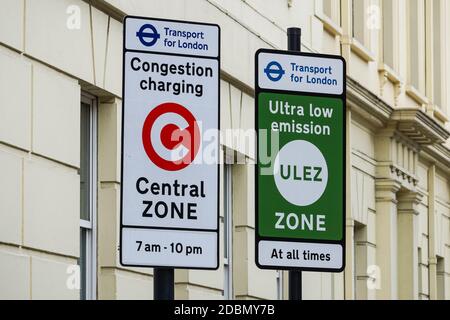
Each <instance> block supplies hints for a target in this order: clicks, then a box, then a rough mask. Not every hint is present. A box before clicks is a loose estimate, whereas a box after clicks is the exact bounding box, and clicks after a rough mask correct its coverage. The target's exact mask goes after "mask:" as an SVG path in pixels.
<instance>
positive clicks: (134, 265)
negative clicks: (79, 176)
mask: <svg viewBox="0 0 450 320" xmlns="http://www.w3.org/2000/svg"><path fill="white" fill-rule="evenodd" d="M127 19H140V20H145V21H151V20H156V21H162V22H175V23H181V24H193V25H206V26H213V27H217V28H218V37H217V41H218V54H217V56H216V57H212V56H201V55H192V54H179V53H167V55H172V56H181V57H196V58H203V59H212V60H217V61H218V65H219V68H218V69H219V70H218V72H219V75H218V76H217V90H218V93H217V108H218V112H217V129H218V130H220V68H221V67H220V58H221V54H220V53H221V50H220V45H221V29H220V26H219V25H218V24H214V23H206V22H195V21H183V20H173V19H162V18H153V17H143V16H133V15H127V16H125V17H124V19H123V22H122V30H123V38H122V121H121V158H120V159H121V161H120V179H121V183H120V230H119V263H120V264H121V265H122V266H124V267H138V268H176V269H193V270H218V269H219V267H220V264H219V261H220V198H219V197H217V228H216V230H207V231H208V232H211V233H212V232H215V233H216V235H217V242H216V246H217V249H216V252H217V255H216V265H215V266H214V267H192V266H171V265H142V264H140V265H136V264H127V263H123V255H122V236H123V232H122V231H123V229H124V228H136V229H141V228H144V229H163V228H161V227H136V226H134V227H133V226H124V225H123V183H122V181H123V163H124V161H123V158H124V148H123V144H124V116H123V115H124V113H125V81H124V80H125V53H126V52H130V51H131V52H141V53H142V52H143V51H141V50H133V49H127V48H126V21H127ZM144 53H156V54H164V53H162V52H152V51H150V50H149V51H146V52H144ZM217 143H218V146H217V147H218V148H217V150H218V151H220V141H217ZM220 176H221V175H220V161H219V162H218V163H217V193H218V194H219V192H220ZM165 230H172V231H175V232H176V231H197V230H198V231H205V230H203V229H184V228H165Z"/></svg>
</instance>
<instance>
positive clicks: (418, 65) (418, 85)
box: [407, 0, 426, 94]
mask: <svg viewBox="0 0 450 320" xmlns="http://www.w3.org/2000/svg"><path fill="white" fill-rule="evenodd" d="M407 3H408V16H409V18H408V21H409V22H408V30H409V36H408V38H409V40H408V43H409V46H408V52H409V66H408V70H409V72H408V80H409V83H410V84H411V85H412V86H413V87H414V88H415V89H416V90H418V91H419V92H420V93H422V94H425V77H426V73H425V58H426V52H425V2H424V0H409V1H408V2H407Z"/></svg>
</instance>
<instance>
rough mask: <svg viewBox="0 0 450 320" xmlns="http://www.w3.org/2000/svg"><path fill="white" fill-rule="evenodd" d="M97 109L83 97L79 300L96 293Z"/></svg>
mask: <svg viewBox="0 0 450 320" xmlns="http://www.w3.org/2000/svg"><path fill="white" fill-rule="evenodd" d="M96 129H97V106H96V101H95V99H94V98H93V97H88V96H85V95H83V96H82V98H81V114H80V171H79V174H80V258H79V261H78V264H79V266H80V276H81V279H80V285H81V287H80V299H82V300H87V299H95V298H96V296H97V294H96V291H97V288H96V279H97V272H96V270H97V241H96V240H97V233H96V220H97V219H96V218H97V217H96V215H97V210H96V199H97V196H96V190H97V188H96V181H97V170H96V167H97V161H96V159H97V145H96V144H97V135H96V132H97V131H96Z"/></svg>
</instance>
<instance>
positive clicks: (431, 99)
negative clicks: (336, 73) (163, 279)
mask: <svg viewBox="0 0 450 320" xmlns="http://www.w3.org/2000/svg"><path fill="white" fill-rule="evenodd" d="M125 15H140V16H149V17H158V18H168V19H180V20H193V21H202V22H213V23H217V24H219V25H220V27H221V33H222V39H221V50H222V51H221V56H222V60H221V82H220V86H221V88H220V90H221V97H220V99H221V104H220V105H221V110H220V114H221V129H223V130H225V129H234V131H232V132H237V134H233V135H231V136H228V135H225V136H224V137H223V139H222V141H221V150H222V151H223V154H222V158H223V159H224V160H225V161H224V164H223V165H221V166H222V167H221V172H222V175H221V192H220V204H221V205H220V208H221V210H220V232H221V241H220V257H221V258H220V267H219V269H218V270H216V271H201V270H176V272H175V282H176V284H175V296H176V298H177V299H286V298H287V279H288V274H287V272H278V271H267V270H266V271H263V270H259V269H258V268H257V267H256V265H255V263H254V236H255V234H254V230H255V226H254V220H255V219H254V217H255V212H254V208H255V206H254V188H255V183H254V179H255V177H254V167H253V164H252V160H254V157H255V153H254V144H252V143H246V141H247V140H246V139H248V136H247V135H246V132H248V130H253V129H254V113H255V111H254V108H255V105H254V54H255V52H256V50H257V49H259V48H276V49H285V48H286V29H287V27H291V26H296V27H301V28H302V34H303V37H302V50H303V51H306V52H318V53H329V54H336V55H342V56H343V57H344V58H345V60H346V62H347V110H346V118H347V123H348V127H347V135H346V139H347V146H348V148H347V154H346V160H347V164H348V165H347V170H346V176H347V180H348V181H349V183H348V186H347V190H346V200H347V204H348V206H347V212H346V258H345V259H346V268H345V271H344V272H342V273H338V274H331V273H310V272H305V273H304V274H303V297H304V298H305V299H450V140H449V137H450V133H449V130H450V125H449V116H450V37H449V34H450V22H449V21H448V20H449V18H450V3H449V2H448V1H446V0H273V1H258V0H226V1H225V0H165V1H156V0H155V1H153V0H152V1H150V0H149V1H146V0H91V1H89V0H86V1H83V0H0V299H80V298H82V299H152V297H153V282H152V269H147V268H124V267H122V266H121V265H120V263H119V259H118V257H119V252H118V243H119V226H120V223H119V209H120V170H121V164H120V159H121V130H120V128H121V114H122V112H121V108H122V106H121V94H122V92H121V88H122V83H121V81H122V19H123V17H124V16H125ZM251 141H252V140H251V138H250V142H251ZM242 159H244V160H245V161H242Z"/></svg>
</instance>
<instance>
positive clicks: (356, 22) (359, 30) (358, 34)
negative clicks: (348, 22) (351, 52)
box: [352, 0, 367, 45]
mask: <svg viewBox="0 0 450 320" xmlns="http://www.w3.org/2000/svg"><path fill="white" fill-rule="evenodd" d="M365 2H366V1H365V0H353V1H352V21H353V25H352V36H353V38H355V39H356V40H358V42H359V43H361V44H362V45H365V44H366V42H367V41H366V35H365V32H366V28H365V22H364V16H365Z"/></svg>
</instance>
